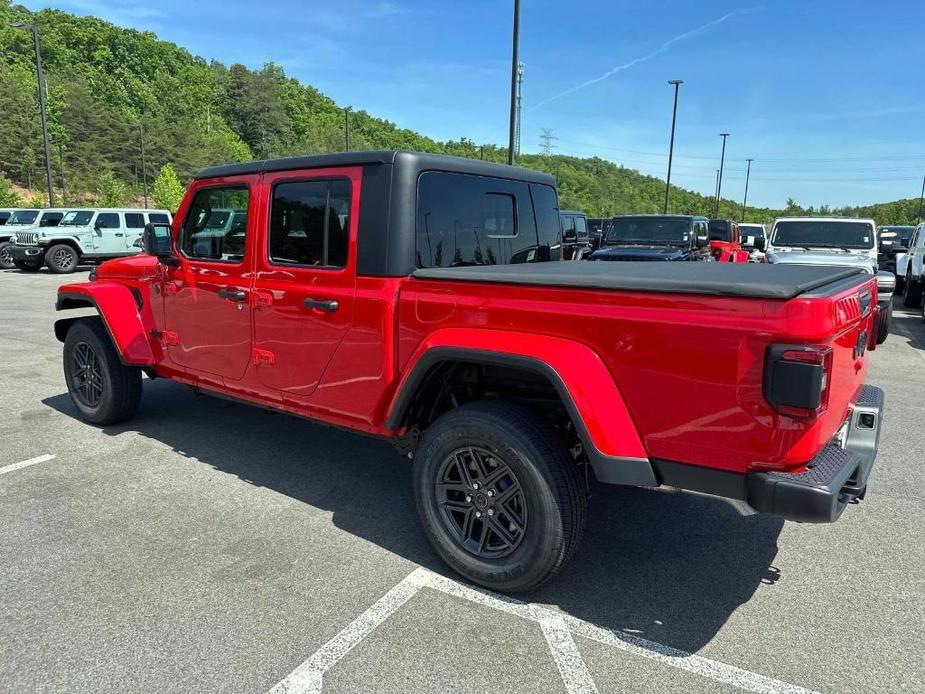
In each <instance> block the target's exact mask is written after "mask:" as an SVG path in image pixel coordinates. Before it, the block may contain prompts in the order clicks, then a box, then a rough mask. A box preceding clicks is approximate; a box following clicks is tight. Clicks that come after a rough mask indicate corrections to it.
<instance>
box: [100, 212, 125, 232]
mask: <svg viewBox="0 0 925 694" xmlns="http://www.w3.org/2000/svg"><path fill="white" fill-rule="evenodd" d="M96 226H97V228H98V229H118V228H119V227H120V226H121V224H120V222H119V214H118V213H117V212H100V213H99V214H98V215H97V217H96Z"/></svg>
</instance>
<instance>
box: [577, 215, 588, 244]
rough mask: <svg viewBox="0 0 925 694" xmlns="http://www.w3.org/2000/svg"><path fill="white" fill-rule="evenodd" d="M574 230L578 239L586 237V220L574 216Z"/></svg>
mask: <svg viewBox="0 0 925 694" xmlns="http://www.w3.org/2000/svg"><path fill="white" fill-rule="evenodd" d="M575 231H576V232H577V234H578V238H579V239H587V238H588V222H587V221H586V220H585V218H584V217H575Z"/></svg>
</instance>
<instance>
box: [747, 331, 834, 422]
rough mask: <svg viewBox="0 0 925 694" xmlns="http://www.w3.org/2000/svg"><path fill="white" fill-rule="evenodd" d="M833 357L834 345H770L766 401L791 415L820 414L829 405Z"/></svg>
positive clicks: (798, 416)
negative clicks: (832, 346)
mask: <svg viewBox="0 0 925 694" xmlns="http://www.w3.org/2000/svg"><path fill="white" fill-rule="evenodd" d="M832 356H833V352H832V348H831V347H814V346H807V345H771V346H770V347H768V352H767V355H766V358H765V365H764V397H765V400H767V401H768V402H769V403H770V404H771V406H772V407H774V409H776V410H777V411H778V412H780V413H781V414H783V415H787V416H788V417H796V418H800V419H811V418H813V417H818V416H819V415H820V414H822V413H823V412H825V409H826V407H827V406H828V404H829V389H830V386H831V380H832V378H831V377H832Z"/></svg>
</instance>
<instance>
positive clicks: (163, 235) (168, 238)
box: [141, 222, 177, 265]
mask: <svg viewBox="0 0 925 694" xmlns="http://www.w3.org/2000/svg"><path fill="white" fill-rule="evenodd" d="M141 247H142V248H143V249H144V252H145V253H147V254H148V255H153V256H154V257H156V258H157V259H158V260H159V261H160V262H162V263H164V264H165V265H176V260H177V256H176V255H174V252H173V231H172V229H171V228H170V225H169V224H158V223H153V222H151V223H148V224H146V225H145V230H144V232H142V234H141Z"/></svg>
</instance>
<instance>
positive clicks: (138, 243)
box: [132, 236, 145, 249]
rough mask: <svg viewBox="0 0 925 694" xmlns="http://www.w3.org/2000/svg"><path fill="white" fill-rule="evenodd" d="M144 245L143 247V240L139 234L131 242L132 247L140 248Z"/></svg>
mask: <svg viewBox="0 0 925 694" xmlns="http://www.w3.org/2000/svg"><path fill="white" fill-rule="evenodd" d="M144 247H145V242H144V240H143V239H142V238H141V237H140V236H139V237H138V238H137V239H135V241H134V242H133V243H132V248H142V249H143V248H144Z"/></svg>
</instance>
